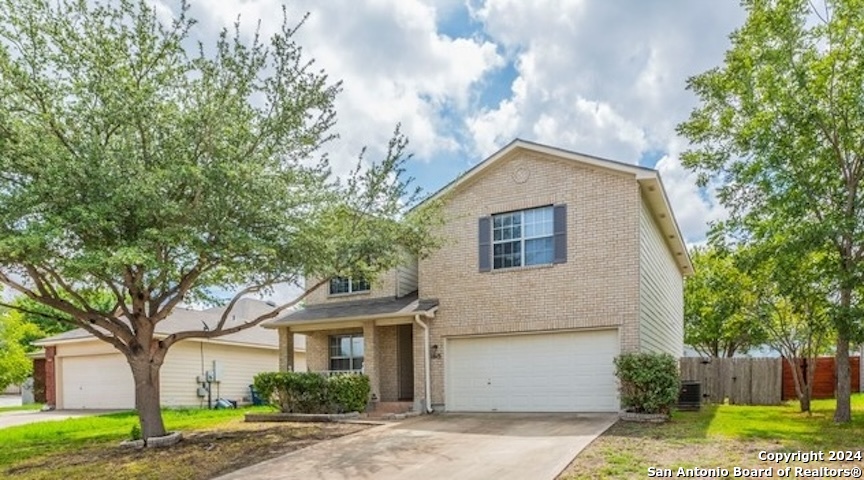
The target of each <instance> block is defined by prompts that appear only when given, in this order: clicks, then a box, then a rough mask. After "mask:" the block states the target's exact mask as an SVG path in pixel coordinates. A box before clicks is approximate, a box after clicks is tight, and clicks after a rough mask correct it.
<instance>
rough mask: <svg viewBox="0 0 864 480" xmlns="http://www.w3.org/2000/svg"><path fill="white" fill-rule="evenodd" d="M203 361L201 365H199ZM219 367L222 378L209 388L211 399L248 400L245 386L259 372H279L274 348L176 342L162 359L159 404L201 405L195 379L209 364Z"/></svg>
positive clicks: (277, 356) (203, 401)
mask: <svg viewBox="0 0 864 480" xmlns="http://www.w3.org/2000/svg"><path fill="white" fill-rule="evenodd" d="M202 358H203V362H202ZM214 360H216V361H218V362H219V364H220V365H221V370H222V379H221V381H220V382H219V383H218V384H214V385H213V387H212V397H213V399H214V400H215V399H216V398H219V397H222V398H227V399H229V400H237V401H240V402H241V403H245V402H248V401H249V385H250V384H251V383H252V379H253V377H255V375H256V374H258V373H261V372H275V371H277V370H278V369H279V354H278V351H277V350H276V349H263V348H251V347H242V346H236V345H221V344H217V343H208V342H196V341H186V342H183V343H178V344H177V345H175V346H174V347H172V348H171V350H169V351H168V355H167V356H166V357H165V364H164V365H163V366H162V378H161V386H162V405H164V406H166V407H180V406H196V407H197V406H202V405H206V402H207V398H206V397H205V398H203V399H202V398H199V397H198V396H197V395H196V390H197V388H198V384H197V383H195V377H197V376H201V375H202V372H203V371H206V370H212V369H213V361H214Z"/></svg>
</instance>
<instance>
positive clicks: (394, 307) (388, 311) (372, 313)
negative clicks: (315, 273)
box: [264, 292, 438, 328]
mask: <svg viewBox="0 0 864 480" xmlns="http://www.w3.org/2000/svg"><path fill="white" fill-rule="evenodd" d="M437 307H438V299H420V298H418V296H417V292H414V293H411V294H408V295H406V296H404V297H399V298H393V297H387V298H373V299H367V300H354V301H348V302H339V303H324V304H316V305H308V306H306V308H304V309H302V310H297V311H295V312H291V313H289V314H288V315H285V316H282V317H280V318H277V319H276V320H272V321H270V322H265V325H264V326H265V327H267V328H277V327H282V326H290V325H292V324H298V323H308V322H318V321H320V322H326V321H329V320H333V321H337V320H340V319H345V318H375V317H393V316H401V315H405V316H406V317H407V316H412V315H415V314H418V313H428V312H430V311H432V310H434V309H435V308H437Z"/></svg>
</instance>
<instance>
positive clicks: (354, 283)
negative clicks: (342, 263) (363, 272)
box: [330, 277, 370, 295]
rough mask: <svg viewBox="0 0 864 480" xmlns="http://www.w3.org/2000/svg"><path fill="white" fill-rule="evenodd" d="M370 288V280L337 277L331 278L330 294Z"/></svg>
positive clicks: (354, 291) (362, 290) (365, 290)
mask: <svg viewBox="0 0 864 480" xmlns="http://www.w3.org/2000/svg"><path fill="white" fill-rule="evenodd" d="M369 288H370V285H369V282H368V281H367V280H363V279H352V278H349V277H335V278H333V279H331V280H330V295H337V294H340V293H357V292H368V291H369Z"/></svg>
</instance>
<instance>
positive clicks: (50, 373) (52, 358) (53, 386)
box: [45, 346, 57, 407]
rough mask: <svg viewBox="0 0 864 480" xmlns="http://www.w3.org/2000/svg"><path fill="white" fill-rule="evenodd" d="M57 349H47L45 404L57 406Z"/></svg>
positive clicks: (52, 347)
mask: <svg viewBox="0 0 864 480" xmlns="http://www.w3.org/2000/svg"><path fill="white" fill-rule="evenodd" d="M56 357H57V347H54V346H51V347H45V404H46V405H48V406H50V407H55V406H57V373H56V367H57V358H56Z"/></svg>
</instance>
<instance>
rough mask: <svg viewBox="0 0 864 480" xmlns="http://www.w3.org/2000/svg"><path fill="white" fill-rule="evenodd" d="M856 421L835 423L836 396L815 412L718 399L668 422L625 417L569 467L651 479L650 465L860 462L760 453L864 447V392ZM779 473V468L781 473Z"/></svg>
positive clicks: (595, 474)
mask: <svg viewBox="0 0 864 480" xmlns="http://www.w3.org/2000/svg"><path fill="white" fill-rule="evenodd" d="M852 408H853V421H852V423H850V424H846V425H835V424H834V422H833V421H832V418H833V411H834V400H816V401H814V402H813V413H812V415H807V414H802V413H800V412H799V411H798V404H797V403H793V402H790V403H789V404H786V405H783V406H777V407H763V406H738V405H716V406H710V407H703V408H702V410H701V411H700V412H676V413H675V414H674V415H673V418H672V420H671V421H670V422H668V423H666V424H662V425H650V424H638V423H629V422H618V423H617V424H616V425H615V426H613V427H612V428H611V429H609V430H608V431H607V432H606V433H605V434H604V435H603V436H601V437H600V438H598V439H597V440H596V441H595V442H593V443H592V444H591V445H590V446H589V447H588V448H586V449H585V450H584V451H583V452H582V453H581V454H580V455H579V456H578V457H577V458H576V460H574V462H573V463H572V464H571V465H570V467H569V468H568V469H567V470H566V471H565V473H564V474H562V476H561V478H562V479H568V480H569V479H576V478H600V479H604V478H605V479H618V478H646V476H647V473H648V468H649V467H655V468H671V469H673V473H674V470H676V469H677V468H679V467H684V468H691V467H703V468H716V467H722V468H727V469H729V470H730V471H731V470H732V469H733V467H736V466H737V467H742V468H766V467H773V468H774V469H775V470H776V468H777V467H778V466H781V467H786V466H793V467H794V466H802V467H806V468H814V467H819V466H830V467H838V466H841V465H843V466H858V467H864V463H862V462H860V461H856V462H851V463H837V462H830V463H829V462H823V463H809V464H806V465H805V464H800V463H798V464H796V463H791V464H785V463H783V464H776V463H769V462H764V461H761V460H759V458H758V454H759V452H760V451H763V450H764V451H767V452H794V451H799V450H800V451H809V450H817V451H823V452H826V455H827V452H828V451H829V450H854V451H858V450H862V452H864V394H856V395H854V396H853V399H852ZM775 476H776V475H775Z"/></svg>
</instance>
